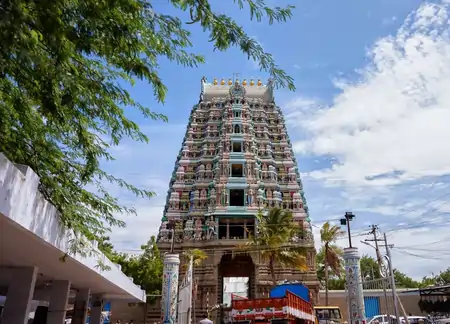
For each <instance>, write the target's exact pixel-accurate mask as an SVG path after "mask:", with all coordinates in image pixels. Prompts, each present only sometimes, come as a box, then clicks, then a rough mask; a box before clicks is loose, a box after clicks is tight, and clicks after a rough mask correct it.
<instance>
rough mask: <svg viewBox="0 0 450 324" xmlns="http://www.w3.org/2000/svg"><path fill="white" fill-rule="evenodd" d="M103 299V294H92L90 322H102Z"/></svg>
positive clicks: (90, 323)
mask: <svg viewBox="0 0 450 324" xmlns="http://www.w3.org/2000/svg"><path fill="white" fill-rule="evenodd" d="M102 310H103V300H102V296H101V295H92V298H91V314H90V315H89V324H103V323H102Z"/></svg>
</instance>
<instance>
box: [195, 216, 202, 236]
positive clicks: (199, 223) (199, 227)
mask: <svg viewBox="0 0 450 324" xmlns="http://www.w3.org/2000/svg"><path fill="white" fill-rule="evenodd" d="M202 226H203V223H202V220H201V219H200V218H197V219H196V220H195V237H194V238H195V240H196V241H200V240H201V239H202V236H203V235H202V234H203V228H202Z"/></svg>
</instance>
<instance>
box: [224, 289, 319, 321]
mask: <svg viewBox="0 0 450 324" xmlns="http://www.w3.org/2000/svg"><path fill="white" fill-rule="evenodd" d="M308 299H309V298H308ZM231 318H232V321H233V323H242V324H244V323H247V324H255V323H258V324H263V323H271V324H313V323H314V321H315V316H314V309H313V306H312V304H311V302H310V301H309V300H308V301H307V300H305V299H304V298H302V297H300V296H298V295H296V294H294V293H293V292H291V291H289V290H287V289H286V290H285V291H284V293H283V295H282V296H279V297H269V298H259V299H243V298H238V296H236V295H234V296H232V300H231Z"/></svg>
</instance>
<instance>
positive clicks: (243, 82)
mask: <svg viewBox="0 0 450 324" xmlns="http://www.w3.org/2000/svg"><path fill="white" fill-rule="evenodd" d="M242 85H243V86H244V87H245V86H246V85H247V80H246V79H244V81H242Z"/></svg>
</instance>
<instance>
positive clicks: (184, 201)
mask: <svg viewBox="0 0 450 324" xmlns="http://www.w3.org/2000/svg"><path fill="white" fill-rule="evenodd" d="M273 207H280V208H284V209H289V210H291V211H292V212H293V215H294V220H295V221H296V222H297V223H298V224H299V225H300V226H301V227H302V228H303V229H304V234H302V237H298V238H297V239H296V242H297V243H298V244H299V245H301V246H305V247H308V248H309V252H308V254H307V260H308V261H307V262H308V264H309V271H307V272H300V271H298V270H295V269H286V268H281V267H277V268H276V272H277V279H279V280H284V279H286V280H299V281H302V282H304V283H305V284H306V285H308V286H309V287H310V288H311V290H312V293H313V295H314V296H317V293H318V289H319V282H318V281H317V277H316V269H315V253H316V251H315V249H314V240H313V236H312V230H311V224H310V219H309V217H308V207H307V204H306V200H305V197H304V193H303V187H302V182H301V179H300V174H299V171H298V169H297V162H296V159H295V157H294V155H293V151H292V146H291V142H290V140H289V136H288V134H287V131H286V126H285V121H284V117H283V114H282V112H281V109H280V108H279V107H277V106H276V105H275V100H274V95H273V82H272V81H271V80H269V81H268V82H267V84H263V83H262V82H261V81H260V80H258V81H257V82H254V81H253V80H250V81H249V82H247V81H246V80H243V81H242V82H240V81H239V80H234V81H232V80H228V81H227V82H226V81H225V80H221V81H218V80H216V79H214V81H213V82H211V83H208V82H207V80H206V78H203V79H202V80H201V94H200V100H199V103H198V104H197V105H195V106H194V107H193V109H192V112H191V115H190V118H189V122H188V125H187V129H186V135H185V138H184V140H183V143H182V148H181V150H180V152H179V154H178V157H177V158H176V163H175V168H174V171H173V174H172V178H171V180H170V184H169V191H168V194H167V201H166V205H165V209H164V215H163V217H162V219H161V227H160V230H159V235H158V246H159V248H160V250H161V251H162V252H163V253H164V252H167V251H169V249H170V246H171V242H172V238H173V242H174V252H175V253H177V252H179V253H182V252H183V251H186V250H189V249H194V248H197V249H201V250H203V251H204V252H205V253H207V255H208V258H207V259H206V260H205V261H204V262H203V263H202V265H200V266H198V267H196V268H195V271H194V277H195V280H196V282H197V283H198V284H197V289H196V292H197V294H196V299H195V309H196V310H195V312H196V317H197V318H198V319H199V318H200V317H203V318H204V316H206V313H207V309H211V308H212V307H213V306H214V305H216V304H221V303H222V302H223V301H222V294H223V284H222V279H223V277H240V276H242V277H249V278H250V279H249V284H248V285H249V295H250V297H252V298H258V297H263V296H267V294H268V291H269V288H270V286H271V284H272V282H271V276H270V273H269V269H268V267H267V264H265V262H264V261H263V260H261V258H260V255H259V253H258V251H251V252H250V253H249V254H248V255H242V254H239V255H237V254H236V253H235V252H236V249H237V247H238V246H239V245H242V244H244V242H245V240H246V239H247V236H248V233H250V232H254V231H255V228H256V227H257V223H256V220H255V215H256V214H257V213H258V210H266V209H269V208H273ZM180 269H183V265H181V267H180Z"/></svg>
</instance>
